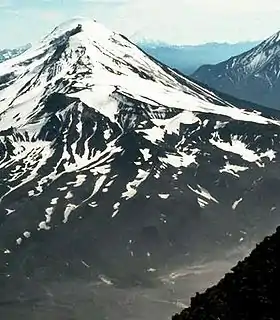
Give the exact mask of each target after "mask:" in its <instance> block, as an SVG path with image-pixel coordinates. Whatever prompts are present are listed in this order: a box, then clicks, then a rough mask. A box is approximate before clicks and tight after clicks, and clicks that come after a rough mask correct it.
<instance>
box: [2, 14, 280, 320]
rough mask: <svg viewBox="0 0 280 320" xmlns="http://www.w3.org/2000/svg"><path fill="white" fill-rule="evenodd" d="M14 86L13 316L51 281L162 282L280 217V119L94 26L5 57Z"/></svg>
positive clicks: (8, 268) (9, 248)
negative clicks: (220, 93) (216, 91)
mask: <svg viewBox="0 0 280 320" xmlns="http://www.w3.org/2000/svg"><path fill="white" fill-rule="evenodd" d="M0 86H1V87H0V90H1V91H0V128H1V131H0V170H1V171H0V172H1V180H0V274H1V277H0V285H1V288H5V297H3V298H2V301H1V305H2V306H4V308H6V309H5V310H6V312H7V313H5V315H6V318H8V319H12V316H11V314H10V313H11V312H13V310H14V308H9V306H10V302H9V301H14V303H15V301H18V302H19V303H23V304H21V305H20V306H21V307H24V306H25V305H24V303H25V302H26V303H28V301H29V302H30V301H32V299H33V298H34V293H36V294H35V296H36V299H42V300H44V299H49V297H50V293H49V291H48V290H46V286H49V285H50V284H53V283H59V284H60V285H61V287H63V286H62V284H63V283H67V281H70V280H71V281H76V280H77V281H82V280H83V281H86V282H88V283H92V282H93V281H101V283H102V284H103V285H105V286H108V285H109V286H116V287H135V286H136V287H137V286H145V287H150V286H154V285H155V283H158V282H162V278H161V276H162V274H163V273H166V272H172V270H173V268H175V267H176V268H177V267H178V266H180V265H182V264H186V263H195V262H196V261H199V260H200V259H210V258H213V257H215V256H224V255H225V252H227V250H229V249H231V248H238V247H239V246H240V245H245V244H246V245H247V244H248V245H251V241H253V242H254V241H257V240H259V239H260V237H263V236H264V234H266V233H267V232H269V231H271V229H272V228H273V226H274V225H275V223H279V220H280V219H279V212H278V205H279V197H278V192H277V190H278V186H279V184H280V181H279V178H278V174H277V173H278V172H279V149H280V148H279V134H280V127H279V126H280V121H279V120H278V119H279V118H280V116H279V117H277V116H276V115H274V116H273V117H272V116H271V115H270V114H269V111H265V112H264V113H263V114H261V113H259V112H253V111H251V110H249V109H248V110H246V109H244V108H243V105H242V108H241V107H238V106H236V105H232V104H230V103H229V102H228V101H226V100H223V99H222V98H221V97H219V96H217V95H215V94H214V93H212V92H210V91H209V90H207V89H205V88H203V87H201V86H199V85H197V84H196V83H194V82H192V81H190V80H189V79H186V78H184V77H182V76H181V75H180V74H178V73H176V72H175V71H173V70H171V69H170V68H168V67H166V66H164V65H163V64H161V63H159V62H157V61H156V60H154V59H151V58H150V57H149V56H147V55H146V54H145V53H144V52H142V51H141V50H139V49H138V48H137V47H136V46H135V45H134V44H132V43H131V42H130V41H128V40H127V39H126V38H125V37H123V36H121V35H118V34H116V33H113V32H111V31H109V30H107V29H106V28H104V27H103V26H101V25H99V24H98V23H96V22H94V21H92V20H86V19H78V20H77V19H76V20H72V21H70V22H67V23H65V24H62V25H61V26H59V27H57V28H56V29H55V30H54V31H53V32H52V33H51V34H49V35H48V36H46V37H45V38H44V39H43V40H42V42H40V43H39V44H38V45H37V46H34V47H32V48H31V49H30V50H28V51H26V52H25V53H24V54H22V55H20V56H19V57H16V58H14V59H11V60H9V61H6V62H4V63H2V64H1V65H0ZM252 208H253V209H252ZM124 266H125V268H124ZM100 279H101V280H100ZM98 283H99V282H98ZM19 287H20V288H21V289H20V295H19V293H18V288H19ZM57 290H58V289H57ZM61 290H62V289H61ZM58 292H59V296H61V295H62V292H61V291H59V290H58ZM52 294H53V293H52ZM75 294H77V296H76V298H77V299H75V301H77V305H79V303H81V304H82V303H83V302H79V301H80V300H79V297H78V295H79V292H75ZM18 295H19V296H18ZM18 307H19V306H17V308H15V309H16V310H17V311H18V312H21V311H20V309H18ZM91 307H92V308H94V307H96V306H92V305H91ZM52 308H55V309H56V308H57V309H56V311H57V314H56V316H57V319H63V317H62V315H61V314H59V312H61V309H59V308H60V307H59V306H57V305H55V304H53V305H52ZM28 310H30V311H28ZM36 310H37V309H36ZM40 310H42V309H39V311H38V310H37V312H40ZM15 312H16V311H15ZM32 312H33V313H32ZM34 312H35V311H34V310H33V309H32V308H29V307H26V308H25V309H24V316H25V317H26V318H28V319H33V318H34V319H35V318H36V316H37V318H40V319H42V315H41V314H39V315H38V314H36V313H34ZM44 316H47V315H44ZM32 317H33V318H32ZM106 317H107V316H104V319H105V318H106ZM120 318H121V317H120ZM67 319H68V318H67ZM81 319H82V317H81ZM102 319H103V318H102ZM107 319H108V317H107ZM128 319H129V317H128Z"/></svg>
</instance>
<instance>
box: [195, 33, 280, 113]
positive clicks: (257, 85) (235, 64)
mask: <svg viewBox="0 0 280 320" xmlns="http://www.w3.org/2000/svg"><path fill="white" fill-rule="evenodd" d="M279 39H280V32H278V33H276V34H274V35H273V36H272V37H270V38H269V39H267V40H265V41H263V42H262V43H261V44H259V45H258V46H256V47H255V48H253V49H251V50H249V51H247V52H245V53H243V54H240V55H238V56H234V57H231V58H230V59H228V60H226V61H224V62H221V63H218V64H216V65H204V66H202V67H200V68H199V69H198V70H197V71H196V72H194V73H193V75H192V77H193V78H194V79H196V80H198V81H200V82H202V83H205V84H207V85H208V86H210V87H212V88H214V89H217V90H219V91H222V92H225V93H228V94H231V95H233V96H236V97H238V98H241V99H245V100H249V101H252V102H255V103H258V104H261V105H264V106H268V107H271V108H275V109H278V110H279V108H280V107H279V92H280V91H279V88H280V80H279V75H280V64H279V61H280V56H279V55H280V41H279Z"/></svg>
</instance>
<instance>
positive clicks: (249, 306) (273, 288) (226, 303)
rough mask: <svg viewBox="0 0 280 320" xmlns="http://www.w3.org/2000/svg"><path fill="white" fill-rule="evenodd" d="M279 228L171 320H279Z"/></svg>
mask: <svg viewBox="0 0 280 320" xmlns="http://www.w3.org/2000/svg"><path fill="white" fill-rule="evenodd" d="M279 273H280V228H279V227H278V228H277V231H276V233H275V234H273V235H272V236H270V237H266V238H265V239H264V241H263V242H262V243H260V244H259V245H257V247H256V249H254V250H253V252H252V253H251V255H250V256H249V257H248V258H246V259H245V260H244V261H242V262H239V263H238V264H237V265H236V266H235V267H234V268H233V269H232V272H231V273H229V274H227V275H226V276H225V277H224V278H223V279H222V280H221V281H220V282H219V283H218V284H217V285H216V286H214V287H212V288H210V289H208V290H206V292H205V293H203V294H197V295H196V296H195V297H194V298H192V300H191V306H190V308H188V309H186V310H184V311H183V312H182V313H181V314H177V315H175V316H174V317H173V318H172V319H173V320H201V319H209V320H212V319H213V320H214V319H220V320H231V319H232V320H233V319H240V320H249V319H259V320H268V319H279V317H280V311H279V303H280V295H279V292H278V291H279V290H278V289H279V283H280V280H279Z"/></svg>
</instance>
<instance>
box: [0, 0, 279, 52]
mask: <svg viewBox="0 0 280 320" xmlns="http://www.w3.org/2000/svg"><path fill="white" fill-rule="evenodd" d="M75 16H85V17H92V18H95V19H97V20H98V21H99V22H101V23H103V24H105V25H106V26H107V27H109V28H111V29H113V30H115V31H118V32H121V33H123V34H125V35H126V36H128V37H129V38H131V39H132V40H134V41H138V40H141V39H150V40H159V41H162V42H168V43H175V44H197V43H205V42H212V41H216V42H238V41H246V40H259V39H264V38H266V37H268V36H270V35H271V34H273V33H274V32H276V31H278V30H280V1H279V0H265V1H264V0H0V28H1V33H0V48H1V47H2V48H3V47H15V46H18V45H22V44H25V43H28V42H34V41H37V40H39V39H40V38H42V37H43V36H44V35H45V34H46V33H48V32H50V31H51V30H52V29H53V27H55V26H56V25H57V24H59V23H61V22H63V21H65V20H67V19H71V18H73V17H75Z"/></svg>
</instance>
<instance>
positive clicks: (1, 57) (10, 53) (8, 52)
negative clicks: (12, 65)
mask: <svg viewBox="0 0 280 320" xmlns="http://www.w3.org/2000/svg"><path fill="white" fill-rule="evenodd" d="M30 47H31V46H30V45H26V46H23V47H19V48H15V49H2V50H0V63H1V62H3V61H5V60H8V59H11V58H13V57H16V56H18V55H20V54H22V53H23V52H24V51H26V50H27V49H29V48H30Z"/></svg>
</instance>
